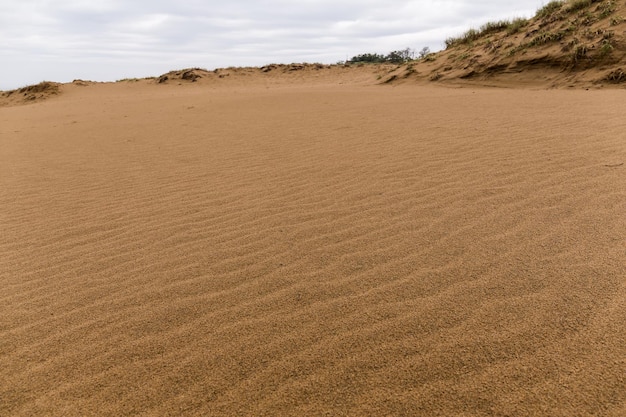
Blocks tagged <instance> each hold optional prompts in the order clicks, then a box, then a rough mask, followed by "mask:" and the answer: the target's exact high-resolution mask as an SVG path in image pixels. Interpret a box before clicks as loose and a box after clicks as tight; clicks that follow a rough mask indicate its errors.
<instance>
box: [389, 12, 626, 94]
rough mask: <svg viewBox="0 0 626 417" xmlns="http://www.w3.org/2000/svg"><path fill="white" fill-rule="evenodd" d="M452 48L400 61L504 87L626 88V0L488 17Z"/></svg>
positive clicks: (425, 72)
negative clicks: (520, 15)
mask: <svg viewBox="0 0 626 417" xmlns="http://www.w3.org/2000/svg"><path fill="white" fill-rule="evenodd" d="M446 44H447V49H446V50H445V51H442V52H439V53H436V54H431V55H429V56H427V57H425V58H426V59H423V60H421V61H418V62H412V63H409V64H408V65H402V66H398V68H397V70H396V71H395V72H393V73H392V74H390V75H388V76H387V77H386V78H385V81H387V82H399V81H402V80H405V79H408V80H411V81H414V80H426V81H436V82H453V83H458V82H463V83H474V84H484V85H498V86H512V87H514V86H519V85H531V86H542V87H592V86H611V85H613V86H615V85H617V86H620V85H622V86H623V85H626V0H603V1H598V0H569V1H563V2H559V1H551V2H547V4H546V5H545V6H544V7H543V8H542V9H540V10H538V11H537V14H536V16H534V17H533V18H531V19H521V18H517V19H515V18H514V19H511V20H506V21H499V22H498V21H496V22H488V23H486V24H484V25H483V26H482V27H480V28H477V29H470V30H469V31H467V32H466V33H464V34H462V35H460V36H458V37H452V38H449V39H448V40H447V42H446Z"/></svg>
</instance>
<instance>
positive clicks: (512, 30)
mask: <svg viewBox="0 0 626 417" xmlns="http://www.w3.org/2000/svg"><path fill="white" fill-rule="evenodd" d="M527 25H528V19H524V18H523V17H518V18H515V19H513V20H511V21H510V22H509V24H508V25H507V27H506V32H507V33H508V34H509V35H514V34H516V33H518V32H519V31H520V30H522V29H523V28H525V27H526V26H527Z"/></svg>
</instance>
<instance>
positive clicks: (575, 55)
mask: <svg viewBox="0 0 626 417" xmlns="http://www.w3.org/2000/svg"><path fill="white" fill-rule="evenodd" d="M588 50H589V49H588V48H587V45H584V44H580V45H576V47H575V48H574V51H573V52H572V56H571V60H572V63H573V64H577V63H578V62H580V61H581V60H582V59H584V58H586V57H587V51H588Z"/></svg>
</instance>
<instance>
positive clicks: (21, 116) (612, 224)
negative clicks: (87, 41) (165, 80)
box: [0, 82, 626, 417]
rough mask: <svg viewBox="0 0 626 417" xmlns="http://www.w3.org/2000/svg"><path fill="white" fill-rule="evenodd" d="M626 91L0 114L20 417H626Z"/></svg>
mask: <svg viewBox="0 0 626 417" xmlns="http://www.w3.org/2000/svg"><path fill="white" fill-rule="evenodd" d="M625 93H626V92H625V91H624V90H607V91H583V90H578V91H564V90H552V91H547V90H536V91H533V90H515V89H478V88H476V89H475V88H461V89H453V88H444V87H428V86H409V85H402V86H398V87H392V86H374V85H365V84H364V83H361V84H349V83H345V84H335V85H330V84H328V83H326V84H325V83H311V84H307V83H306V82H301V83H300V84H298V83H294V84H289V85H287V84H285V85H282V86H281V85H272V86H267V85H262V84H259V85H256V86H254V85H248V86H245V87H244V86H242V85H237V84H230V85H228V86H225V87H217V86H214V85H209V84H206V85H200V84H189V85H176V84H172V85H156V84H149V83H147V82H137V83H118V84H94V85H88V86H84V87H81V86H77V85H67V86H64V87H63V93H62V94H60V95H59V96H58V97H55V98H52V99H49V100H47V101H44V102H38V103H34V104H31V105H25V106H15V107H3V108H0V190H1V192H0V288H1V292H0V415H2V416H34V415H38V416H41V415H50V416H86V415H110V416H119V415H144V416H150V415H155V416H156V415H159V416H164V415H198V416H199V415H208V416H222V415H223V416H226V415H238V416H243V415H251V416H252V415H255V416H256V415H267V416H274V415H294V416H296V415H300V416H301V415H311V416H314V415H336V416H341V415H372V416H382V415H398V416H401V415H406V416H409V415H418V416H491V415H495V416H537V415H549V416H586V415H602V416H615V417H617V416H624V415H626V319H625V318H626V237H625V233H626V166H625V165H624V163H626V119H625V118H624V106H623V105H624V99H625Z"/></svg>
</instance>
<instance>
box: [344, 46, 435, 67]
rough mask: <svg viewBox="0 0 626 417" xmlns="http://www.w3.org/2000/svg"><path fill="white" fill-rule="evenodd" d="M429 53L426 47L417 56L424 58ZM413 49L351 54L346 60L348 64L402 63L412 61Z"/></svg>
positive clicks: (413, 57)
mask: <svg viewBox="0 0 626 417" xmlns="http://www.w3.org/2000/svg"><path fill="white" fill-rule="evenodd" d="M428 54H430V49H429V48H428V47H425V48H423V49H422V50H421V51H420V52H419V54H418V56H419V58H424V57H425V56H426V55H428ZM415 55H416V54H415V50H413V49H411V48H406V49H401V50H398V51H391V52H389V53H388V54H387V55H381V54H371V53H368V54H360V55H356V56H353V57H352V58H350V59H349V60H348V61H347V62H348V63H350V64H357V63H367V64H378V63H383V62H389V63H392V64H403V63H405V62H408V61H412V60H414V59H415Z"/></svg>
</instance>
